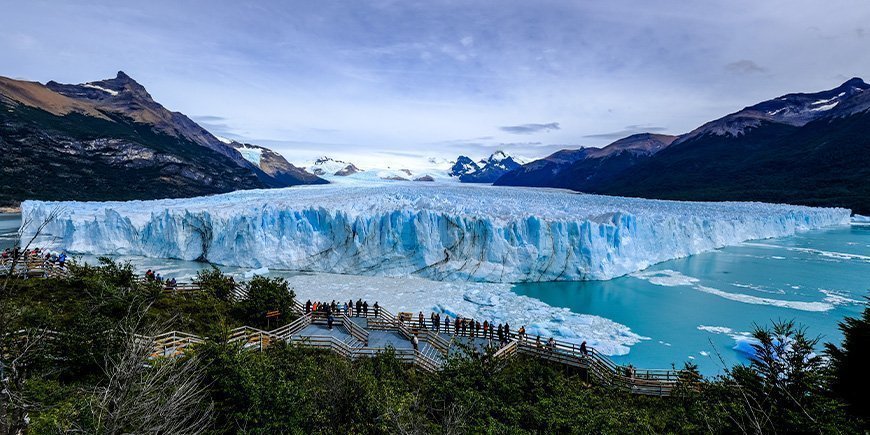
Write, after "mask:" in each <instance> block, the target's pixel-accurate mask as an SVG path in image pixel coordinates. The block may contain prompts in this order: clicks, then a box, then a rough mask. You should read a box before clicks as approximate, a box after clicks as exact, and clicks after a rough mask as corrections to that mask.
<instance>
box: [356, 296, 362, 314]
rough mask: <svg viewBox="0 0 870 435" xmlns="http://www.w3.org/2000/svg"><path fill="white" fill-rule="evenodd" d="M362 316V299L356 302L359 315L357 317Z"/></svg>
mask: <svg viewBox="0 0 870 435" xmlns="http://www.w3.org/2000/svg"><path fill="white" fill-rule="evenodd" d="M360 314H362V299H357V300H356V315H357V317H359V316H360Z"/></svg>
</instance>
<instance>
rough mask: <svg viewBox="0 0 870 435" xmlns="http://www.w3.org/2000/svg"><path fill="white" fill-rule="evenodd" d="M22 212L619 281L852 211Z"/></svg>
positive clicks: (265, 255) (259, 204)
mask: <svg viewBox="0 0 870 435" xmlns="http://www.w3.org/2000/svg"><path fill="white" fill-rule="evenodd" d="M21 208H22V214H23V216H24V217H25V219H33V220H34V221H36V222H39V221H41V220H43V219H44V218H45V217H46V216H48V215H49V214H51V213H52V212H58V213H59V216H58V217H57V219H55V220H54V221H52V222H50V223H49V224H48V226H47V228H46V232H47V233H48V234H47V238H48V239H50V240H52V241H53V242H54V244H55V245H56V247H57V248H60V249H65V250H67V251H69V252H72V253H81V254H93V255H142V256H146V257H157V258H178V259H183V260H203V261H209V262H213V263H217V264H223V265H231V266H239V267H246V268H262V267H268V268H271V269H289V270H299V271H312V272H327V273H339V274H354V275H373V276H404V275H408V274H413V275H418V276H422V277H425V278H429V279H434V280H469V281H488V282H527V281H558V280H591V279H596V280H597V279H610V278H613V277H616V276H620V275H624V274H627V273H631V272H635V271H638V270H641V269H644V268H646V267H648V266H650V265H652V264H655V263H658V262H662V261H666V260H670V259H673V258H679V257H685V256H688V255H693V254H697V253H699V252H704V251H708V250H711V249H716V248H720V247H723V246H728V245H734V244H737V243H740V242H743V241H745V240H750V239H764V238H769V237H781V236H787V235H791V234H793V233H795V232H796V231H801V230H809V229H814V228H820V227H824V226H829V225H839V224H847V223H848V222H849V214H850V212H849V210H846V209H840V208H810V207H801V206H790V205H775V204H763V203H740V202H716V203H713V202H706V203H705V202H680V201H659V200H646V199H636V198H621V197H608V196H599V195H587V194H578V193H574V192H569V191H563V190H556V189H534V188H516V187H495V186H479V185H476V186H472V185H462V184H441V183H426V184H422V183H412V182H407V183H406V182H396V183H391V184H377V185H366V184H358V185H352V186H348V185H326V186H305V187H293V188H287V189H272V190H249V191H239V192H233V193H228V194H223V195H215V196H208V197H199V198H189V199H167V200H155V201H129V202H41V201H25V202H24V203H23V204H22V206H21ZM27 230H30V229H28V228H25V233H27V232H28V231H27ZM25 236H27V234H25Z"/></svg>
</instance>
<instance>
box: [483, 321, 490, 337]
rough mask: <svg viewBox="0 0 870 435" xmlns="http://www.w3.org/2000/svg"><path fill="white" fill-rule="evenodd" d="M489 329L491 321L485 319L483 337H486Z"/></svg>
mask: <svg viewBox="0 0 870 435" xmlns="http://www.w3.org/2000/svg"><path fill="white" fill-rule="evenodd" d="M487 331H489V321H488V320H484V321H483V338H486V333H487Z"/></svg>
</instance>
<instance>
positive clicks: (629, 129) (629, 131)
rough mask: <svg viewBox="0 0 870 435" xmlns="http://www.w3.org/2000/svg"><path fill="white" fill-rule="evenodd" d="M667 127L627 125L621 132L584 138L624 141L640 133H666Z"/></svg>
mask: <svg viewBox="0 0 870 435" xmlns="http://www.w3.org/2000/svg"><path fill="white" fill-rule="evenodd" d="M666 130H667V128H666V127H658V126H652V125H638V124H633V125H626V126H625V128H624V129H622V130H619V131H612V132H609V133H598V134H587V135H585V136H583V137H585V138H590V139H613V140H616V139H622V138H624V137H626V136H631V135H633V134H639V133H656V132H663V131H666Z"/></svg>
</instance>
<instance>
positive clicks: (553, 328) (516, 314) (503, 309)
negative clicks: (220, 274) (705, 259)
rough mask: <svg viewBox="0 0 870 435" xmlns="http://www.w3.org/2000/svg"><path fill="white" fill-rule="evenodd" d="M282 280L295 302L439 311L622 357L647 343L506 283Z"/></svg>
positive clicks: (624, 329)
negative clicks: (359, 301)
mask: <svg viewBox="0 0 870 435" xmlns="http://www.w3.org/2000/svg"><path fill="white" fill-rule="evenodd" d="M287 279H288V281H289V282H290V285H291V286H292V287H293V288H294V291H295V292H296V295H297V296H298V298H297V299H298V300H300V301H306V300H308V299H311V300H312V301H314V300H323V299H327V300H326V301H325V302H329V301H331V300H333V299H335V300H336V301H337V302H345V301H348V300H351V299H352V300H357V299H360V298H361V299H363V300H366V301H368V302H369V304H372V303H374V302H378V304H379V305H381V306H383V307H384V308H386V309H388V310H390V311H392V312H393V313H394V314H395V313H397V312H410V313H418V312H420V311H422V312H423V313H424V315H425V316H426V317H427V318H428V316H429V314H430V313H431V312H440V313H443V314H446V315H448V316H450V318H451V319H455V318H456V316H457V315H460V316H462V317H467V318H473V319H477V320H479V321H480V322H483V321H484V320H489V321H495V322H496V323H504V322H507V323H508V324H510V325H511V329H513V330H516V329H517V328H519V327H520V326H523V325H525V326H526V333H527V334H528V335H529V337H532V338H534V337H535V336H536V335H538V334H540V335H541V336H542V337H545V338H546V337H549V336H556V337H559V338H560V339H562V340H565V341H569V342H575V343H580V342H581V341H584V340H585V341H586V342H587V343H588V345H589V346H592V347H594V348H595V349H596V350H598V351H601V352H603V353H605V354H607V355H625V354H627V353H628V352H629V350H630V346H632V345H634V344H636V343H638V342H640V341H641V340H646V339H648V338H647V337H642V336H640V335H638V334H636V333H634V332H632V331H631V329H629V328H628V327H627V326H625V325H622V324H619V323H616V322H614V321H612V320H609V319H606V318H603V317H599V316H595V315H591V314H578V313H573V312H571V311H570V310H568V309H567V308H559V307H553V306H550V305H547V304H545V303H544V302H541V301H539V300H537V299H533V298H530V297H527V296H520V295H518V294H516V293H514V292H512V291H511V286H510V284H493V283H472V282H436V281H431V280H427V279H423V278H390V277H366V276H347V275H334V274H304V275H295V276H289V277H287ZM443 314H442V316H443ZM415 318H416V317H415ZM442 318H443V317H442Z"/></svg>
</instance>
